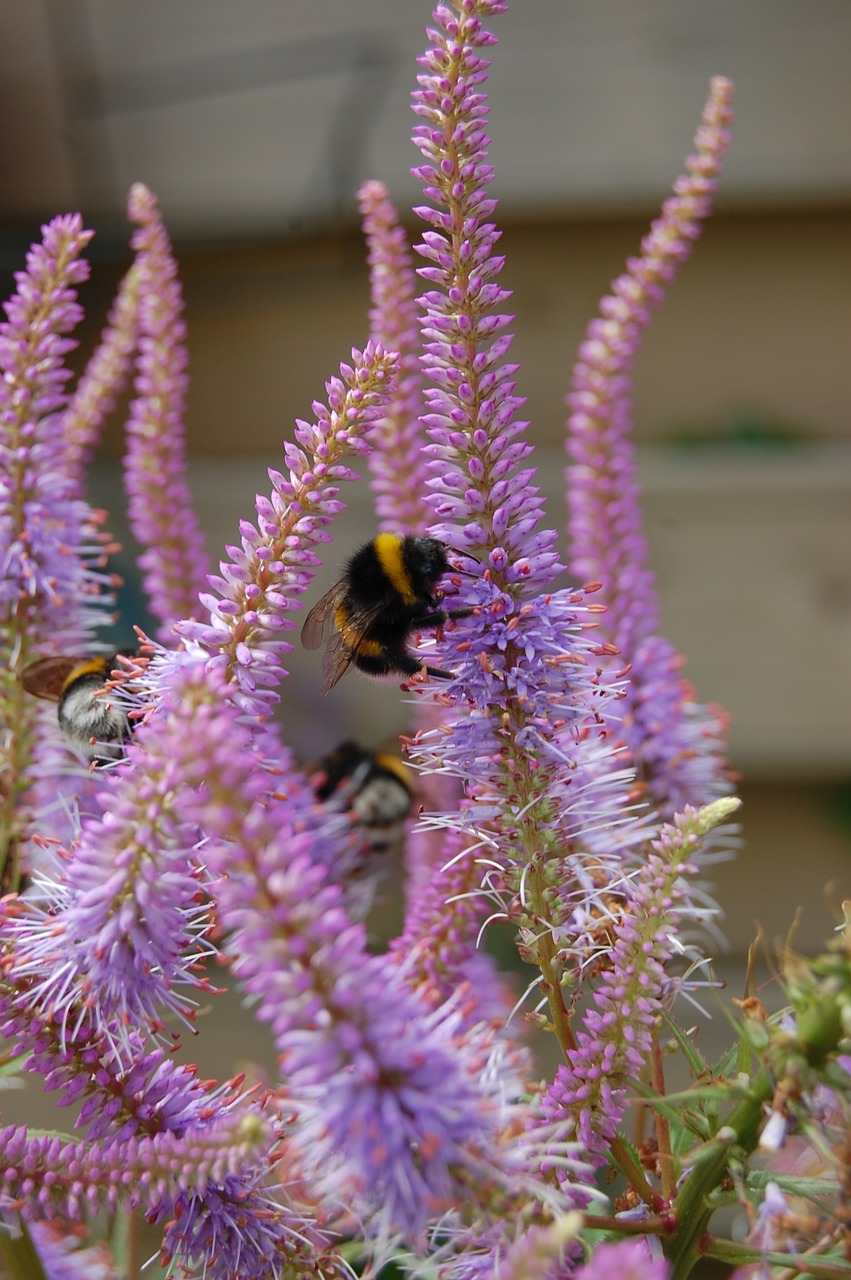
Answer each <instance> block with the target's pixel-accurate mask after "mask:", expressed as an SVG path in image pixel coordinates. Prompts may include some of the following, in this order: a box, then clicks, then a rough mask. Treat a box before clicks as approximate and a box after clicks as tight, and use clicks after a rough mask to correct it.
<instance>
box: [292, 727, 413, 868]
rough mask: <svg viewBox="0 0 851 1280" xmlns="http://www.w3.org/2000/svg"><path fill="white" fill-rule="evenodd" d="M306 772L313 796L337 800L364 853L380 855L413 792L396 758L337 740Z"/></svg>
mask: <svg viewBox="0 0 851 1280" xmlns="http://www.w3.org/2000/svg"><path fill="white" fill-rule="evenodd" d="M310 774H311V785H312V786H313V790H314V792H315V794H316V798H317V799H318V800H321V801H323V802H325V801H328V800H339V801H342V802H343V804H344V807H345V808H346V809H347V810H348V811H349V812H350V813H351V814H352V817H353V818H354V819H355V821H356V822H357V825H358V827H359V829H360V830H361V831H362V833H363V835H364V840H365V844H366V846H367V849H368V850H369V851H370V852H372V853H383V852H385V850H387V849H388V848H389V847H390V846H391V845H392V844H394V843H395V841H396V840H397V839H398V838H399V836H400V835H401V832H402V826H403V824H404V822H405V819H406V818H407V816H408V814H409V813H410V811H411V805H412V804H413V799H414V793H413V789H412V787H411V784H410V781H409V777H408V770H407V769H406V768H405V766H404V764H403V763H402V761H401V760H399V759H398V758H397V757H396V756H393V755H388V754H387V753H386V752H383V751H377V752H376V751H367V750H365V749H364V748H363V747H360V746H358V744H357V743H356V742H351V741H347V742H341V743H340V745H339V746H338V747H335V748H334V750H333V751H330V752H329V753H328V755H327V756H323V757H322V759H321V760H319V761H317V763H316V764H315V765H313V766H311V769H310Z"/></svg>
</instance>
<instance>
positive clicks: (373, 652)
mask: <svg viewBox="0 0 851 1280" xmlns="http://www.w3.org/2000/svg"><path fill="white" fill-rule="evenodd" d="M334 626H335V627H336V628H337V630H338V631H339V633H340V635H341V636H342V637H343V642H344V644H346V645H347V646H348V648H349V649H351V651H352V653H361V654H363V656H364V657H365V658H380V657H381V655H382V653H383V652H384V649H383V647H382V646H381V645H380V644H379V642H378V641H377V640H364V638H363V631H361V629H360V628H359V627H356V626H353V625H352V623H351V622H350V621H349V614H348V610H347V609H346V606H345V605H344V604H341V605H340V606H339V607H338V608H337V609H336V610H335V611H334Z"/></svg>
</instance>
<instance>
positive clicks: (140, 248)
mask: <svg viewBox="0 0 851 1280" xmlns="http://www.w3.org/2000/svg"><path fill="white" fill-rule="evenodd" d="M128 211H129V215H130V218H131V220H132V221H134V222H135V223H137V224H138V230H137V231H136V232H135V233H134V235H133V242H132V243H133V248H134V250H135V252H136V267H137V269H138V273H139V279H138V312H137V321H138V328H139V354H138V370H137V375H136V379H135V381H134V392H135V394H134V398H133V402H132V404H131V406H130V416H129V418H128V422H127V454H126V457H125V463H124V476H125V485H126V488H127V493H128V497H129V502H128V507H127V511H128V516H129V520H130V526H131V528H132V530H133V533H134V536H135V537H136V539H137V540H138V541H139V543H140V544H141V545H142V547H143V548H144V551H143V553H142V555H141V556H140V558H139V566H140V568H141V570H142V575H143V581H144V584H145V590H146V593H147V595H148V599H149V602H150V607H151V612H152V613H153V614H154V616H155V617H157V618H158V619H159V620H160V623H161V626H160V631H159V634H160V638H161V639H163V640H165V639H167V638H168V636H169V635H170V633H171V628H172V626H173V624H174V623H175V622H176V621H177V620H178V619H180V618H183V617H188V616H191V615H192V614H195V613H198V611H199V606H198V593H199V591H201V590H202V589H203V588H204V587H205V585H206V571H207V564H206V554H205V551H204V539H203V536H202V534H201V530H200V528H199V525H198V521H197V519H196V517H195V513H194V510H193V507H192V498H191V494H190V491H189V486H188V484H187V481H186V474H185V472H186V456H185V454H186V446H185V429H184V414H185V407H186V390H187V386H188V375H187V372H186V368H187V363H188V359H187V354H186V325H185V323H184V321H183V318H182V311H183V297H182V292H181V288H180V282H179V280H178V277H177V265H176V263H175V261H174V257H173V254H172V251H171V245H170V243H169V239H168V235H167V234H166V230H165V227H164V225H163V222H162V218H161V217H160V213H159V209H158V207H157V202H156V200H155V198H154V196H153V195H152V193H151V192H150V191H149V190H148V189H147V187H145V186H143V185H142V184H141V183H137V184H136V185H135V186H134V187H133V188H132V189H131V192H130V199H129V202H128Z"/></svg>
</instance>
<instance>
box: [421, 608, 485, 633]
mask: <svg viewBox="0 0 851 1280" xmlns="http://www.w3.org/2000/svg"><path fill="white" fill-rule="evenodd" d="M472 612H473V610H472V609H432V610H431V611H430V612H429V613H423V614H420V616H419V617H418V618H412V619H411V626H412V627H418V628H420V629H422V630H424V629H426V628H431V627H442V626H443V624H444V622H448V621H449V620H450V618H469V617H470V615H471V614H472Z"/></svg>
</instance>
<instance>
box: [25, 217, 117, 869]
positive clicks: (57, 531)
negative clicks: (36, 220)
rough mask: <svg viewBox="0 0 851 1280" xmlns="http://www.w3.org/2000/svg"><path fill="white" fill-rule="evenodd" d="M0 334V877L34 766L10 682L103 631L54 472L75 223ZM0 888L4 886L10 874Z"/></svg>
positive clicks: (80, 273) (84, 235)
mask: <svg viewBox="0 0 851 1280" xmlns="http://www.w3.org/2000/svg"><path fill="white" fill-rule="evenodd" d="M43 234H44V239H43V242H42V243H41V244H37V245H34V246H33V248H32V249H31V250H30V253H29V255H28V257H27V267H26V270H25V271H21V272H19V273H18V274H17V276H16V281H17V292H16V293H15V295H14V296H13V297H12V298H11V299H10V301H9V302H7V303H6V304H5V310H6V315H7V317H8V319H7V320H6V321H5V322H4V323H3V324H0V723H2V724H3V725H4V726H5V730H6V731H5V732H4V734H3V736H2V743H0V774H2V778H3V785H2V788H0V872H2V864H3V862H4V860H5V858H6V856H7V852H8V851H9V850H13V851H15V853H16V854H19V853H20V851H21V849H22V847H23V846H22V840H23V836H24V834H25V832H26V830H27V816H26V812H25V809H24V808H23V806H22V800H23V797H24V796H25V794H26V793H27V790H28V788H29V786H30V784H31V782H32V780H33V769H34V766H35V764H36V760H37V758H38V756H39V754H40V753H39V748H38V745H37V742H36V736H35V733H36V719H37V711H36V705H37V704H36V703H35V700H34V699H33V698H31V697H29V696H28V695H27V694H26V693H25V692H24V689H23V686H22V684H21V681H20V672H21V671H22V670H23V669H24V668H25V667H26V666H28V665H29V663H30V662H32V661H33V660H34V659H35V658H36V657H38V656H40V655H41V654H44V653H48V652H52V653H55V652H57V651H58V652H63V651H64V652H69V653H74V652H75V651H77V652H79V651H83V652H85V651H86V650H87V648H89V647H90V646H91V645H92V633H93V630H94V628H95V627H97V626H102V625H106V624H107V623H108V622H109V614H108V612H107V609H106V607H105V606H106V605H108V604H110V603H111V601H110V600H109V598H108V597H107V595H106V594H105V588H106V587H107V578H106V575H105V574H104V573H103V554H104V544H105V539H104V535H103V534H102V533H101V531H100V529H99V527H98V521H99V516H98V515H97V514H96V513H94V512H92V510H91V508H90V507H89V506H88V505H87V504H86V503H85V502H84V501H83V500H82V498H81V496H80V492H79V485H78V483H77V482H76V481H75V480H74V479H72V478H71V477H69V475H68V474H67V472H66V469H65V464H66V460H67V446H66V442H65V439H64V435H63V415H62V412H61V411H62V410H63V408H64V406H65V401H66V394H65V384H66V382H67V380H68V378H69V377H70V373H69V371H68V370H67V369H66V367H65V356H66V355H67V353H68V352H69V351H70V350H71V349H72V348H73V347H74V346H75V345H76V343H75V342H74V340H73V339H72V338H71V337H69V336H68V335H69V334H70V331H71V330H72V329H73V328H74V326H75V325H76V324H77V322H78V320H79V318H80V314H81V311H80V307H79V304H78V303H77V300H76V298H77V294H76V287H77V285H79V284H80V283H81V282H82V281H84V280H85V279H86V278H87V276H88V264H87V263H86V262H85V261H84V260H82V259H81V258H80V256H79V255H80V253H81V252H82V250H83V249H84V248H85V246H86V245H87V244H88V242H89V239H90V238H91V232H88V231H84V230H83V225H82V221H81V219H80V218H79V216H77V215H74V216H69V217H63V218H55V219H54V220H53V221H52V222H51V223H49V224H48V225H47V226H46V227H44V229H43ZM2 883H3V884H4V885H5V886H7V887H10V886H11V887H14V885H15V884H16V883H17V871H16V869H15V868H12V869H11V870H10V871H9V872H7V874H6V877H5V878H4V879H3V880H2Z"/></svg>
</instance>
